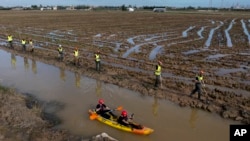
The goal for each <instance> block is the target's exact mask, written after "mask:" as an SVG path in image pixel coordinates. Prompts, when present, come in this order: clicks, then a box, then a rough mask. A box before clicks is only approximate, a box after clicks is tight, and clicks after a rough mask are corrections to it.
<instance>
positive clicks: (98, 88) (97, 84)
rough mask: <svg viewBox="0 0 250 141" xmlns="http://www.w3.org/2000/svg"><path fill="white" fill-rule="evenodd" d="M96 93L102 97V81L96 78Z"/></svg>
mask: <svg viewBox="0 0 250 141" xmlns="http://www.w3.org/2000/svg"><path fill="white" fill-rule="evenodd" d="M95 93H96V96H97V97H99V98H101V97H102V83H101V81H100V80H98V79H96V87H95Z"/></svg>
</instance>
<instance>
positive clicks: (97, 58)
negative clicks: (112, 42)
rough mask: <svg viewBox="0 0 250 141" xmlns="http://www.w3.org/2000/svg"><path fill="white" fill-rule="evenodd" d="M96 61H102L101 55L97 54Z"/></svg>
mask: <svg viewBox="0 0 250 141" xmlns="http://www.w3.org/2000/svg"><path fill="white" fill-rule="evenodd" d="M95 60H96V61H97V62H98V61H100V60H101V59H100V55H99V54H95Z"/></svg>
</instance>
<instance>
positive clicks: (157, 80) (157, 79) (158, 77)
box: [155, 61, 162, 87]
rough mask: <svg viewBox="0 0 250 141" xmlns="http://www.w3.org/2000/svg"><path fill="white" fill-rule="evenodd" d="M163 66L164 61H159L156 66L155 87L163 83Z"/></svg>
mask: <svg viewBox="0 0 250 141" xmlns="http://www.w3.org/2000/svg"><path fill="white" fill-rule="evenodd" d="M161 66H162V62H161V61H158V65H156V66H155V87H159V85H160V84H161Z"/></svg>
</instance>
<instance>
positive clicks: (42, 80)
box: [0, 50, 237, 141]
mask: <svg viewBox="0 0 250 141" xmlns="http://www.w3.org/2000/svg"><path fill="white" fill-rule="evenodd" d="M0 60H1V72H5V73H0V78H1V84H2V85H5V86H9V87H12V88H16V89H17V90H18V91H21V92H24V93H29V94H31V95H33V96H35V97H37V98H38V99H40V100H43V101H45V102H47V103H48V105H45V108H46V112H51V113H53V114H56V115H57V116H58V117H59V118H60V119H61V121H62V123H61V124H59V125H58V126H57V127H56V128H61V129H66V130H69V131H70V132H71V133H73V134H78V135H82V136H84V137H90V136H93V135H96V134H98V133H100V132H107V133H108V134H109V135H111V136H113V137H114V138H117V139H120V140H121V139H122V140H125V141H138V140H140V141H158V140H162V139H166V138H167V139H169V140H192V141H200V140H203V141H211V140H220V141H228V140H229V125H230V124H236V123H237V122H234V121H230V120H224V119H222V118H220V117H218V116H217V115H214V114H211V113H207V112H203V111H199V110H192V109H189V108H181V107H179V106H177V105H175V104H173V103H171V102H169V101H167V100H164V99H162V100H160V99H157V98H153V97H147V96H142V95H140V94H139V93H136V92H133V91H130V90H127V89H123V88H120V87H118V86H115V85H112V84H107V83H104V82H101V81H98V80H94V79H91V78H88V77H85V76H80V75H78V74H76V73H74V72H70V71H67V70H64V69H63V68H57V67H54V66H51V65H47V64H44V63H41V62H35V60H30V59H28V58H22V57H19V56H15V55H14V56H13V55H11V54H10V53H7V52H5V51H2V50H0ZM13 60H15V61H14V62H15V63H13ZM13 65H14V66H15V68H13ZM34 70H36V71H34ZM165 75H171V74H165ZM52 78H53V79H52ZM99 98H104V99H105V102H106V103H107V104H108V105H109V107H112V108H115V107H117V106H120V105H121V106H123V107H124V108H125V109H126V110H127V111H128V112H129V113H130V114H131V113H135V120H136V121H138V122H140V123H142V124H145V125H147V126H149V127H151V128H153V129H155V132H154V133H153V134H151V135H150V136H137V135H134V134H130V133H126V132H123V131H120V130H117V129H114V128H112V127H109V126H107V125H104V124H102V123H99V122H98V121H91V120H89V117H88V114H87V110H88V109H89V108H93V107H94V106H95V104H96V103H97V100H98V99H99ZM51 103H56V105H63V108H56V107H55V105H53V104H51ZM117 113H119V112H117ZM161 121H164V122H161ZM176 123H178V124H176ZM180 129H181V130H180ZM211 129H213V130H211ZM208 133H209V134H208ZM176 134H181V136H176ZM211 134H213V136H211ZM194 136H195V138H194Z"/></svg>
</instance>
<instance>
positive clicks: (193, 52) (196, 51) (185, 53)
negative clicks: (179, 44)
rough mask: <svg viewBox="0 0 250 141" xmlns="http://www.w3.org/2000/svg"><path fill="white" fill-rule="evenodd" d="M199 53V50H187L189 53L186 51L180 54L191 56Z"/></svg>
mask: <svg viewBox="0 0 250 141" xmlns="http://www.w3.org/2000/svg"><path fill="white" fill-rule="evenodd" d="M198 52H200V50H195V49H194V50H189V51H186V52H182V54H184V55H191V54H195V53H198Z"/></svg>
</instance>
